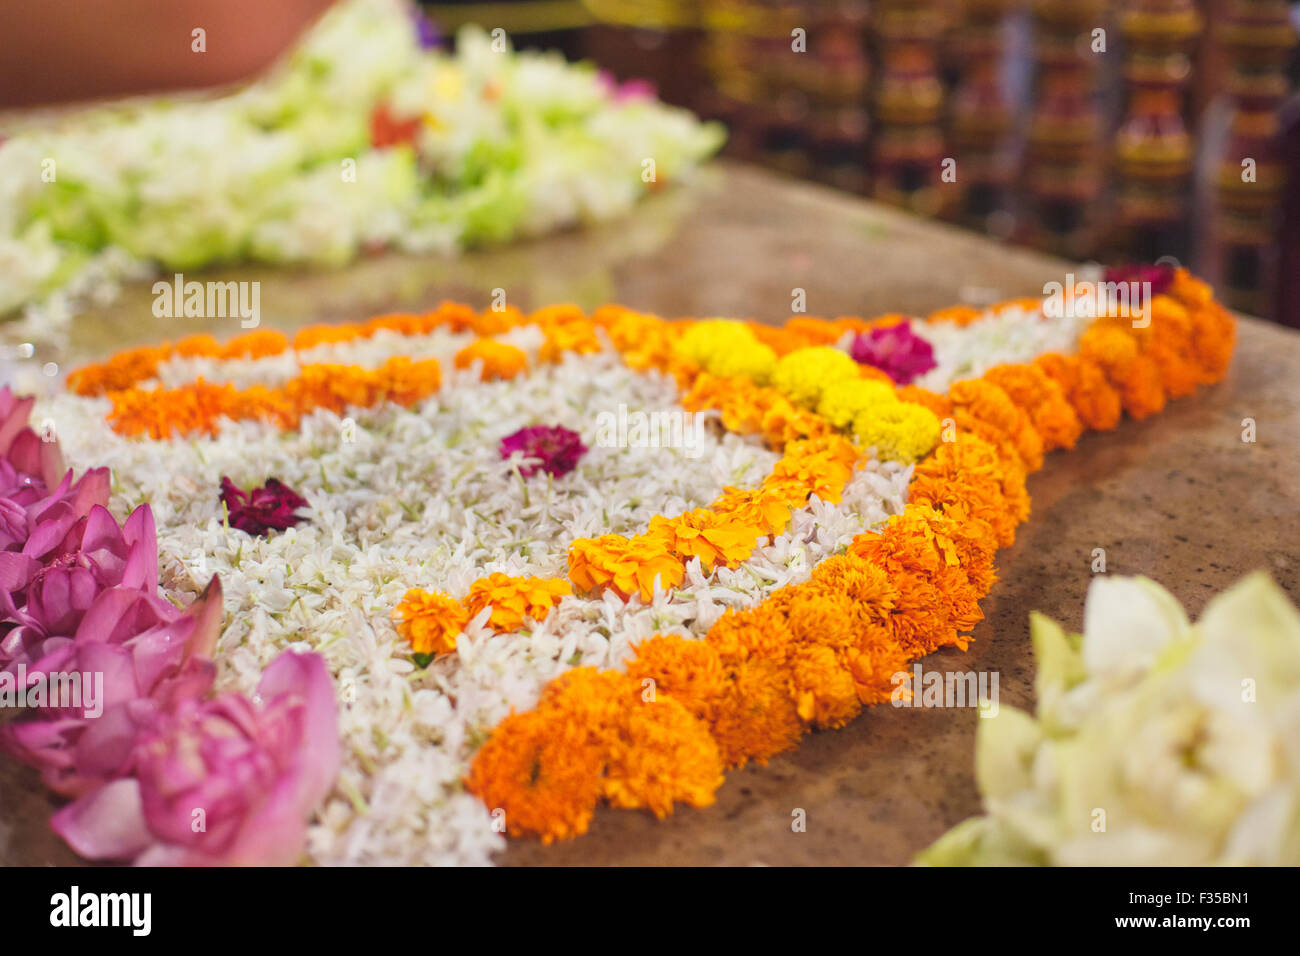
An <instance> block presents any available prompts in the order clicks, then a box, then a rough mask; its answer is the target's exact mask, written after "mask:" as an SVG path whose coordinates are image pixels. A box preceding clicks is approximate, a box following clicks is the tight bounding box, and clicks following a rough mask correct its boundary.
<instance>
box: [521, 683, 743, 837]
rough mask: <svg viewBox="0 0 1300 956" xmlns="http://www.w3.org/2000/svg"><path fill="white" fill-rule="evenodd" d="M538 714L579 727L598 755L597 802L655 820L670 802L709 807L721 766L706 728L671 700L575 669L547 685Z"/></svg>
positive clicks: (669, 808)
mask: <svg viewBox="0 0 1300 956" xmlns="http://www.w3.org/2000/svg"><path fill="white" fill-rule="evenodd" d="M537 709H538V712H539V713H542V714H544V715H546V716H547V717H548V718H549V719H550V721H551V723H552V724H553V725H556V726H559V725H567V726H574V727H582V728H584V729H585V730H586V732H587V735H588V740H589V741H590V742H591V743H592V744H593V745H594V746H595V747H597V748H598V752H599V754H600V757H601V761H600V763H601V765H602V768H603V772H602V779H601V795H602V796H604V797H605V799H607V800H608V801H609V802H610V803H611V804H612V805H614V806H618V807H626V808H645V809H648V810H650V811H652V812H653V813H654V814H655V815H656V816H659V817H662V816H665V815H666V814H668V813H670V812H672V807H673V803H674V802H675V801H682V802H684V803H688V804H690V805H692V806H697V807H698V806H706V805H708V804H709V803H712V802H713V794H714V792H715V791H716V790H717V789H718V787H719V786H721V784H722V761H721V758H720V757H719V754H718V747H717V744H716V743H714V741H713V738H712V737H711V736H710V735H709V731H708V728H707V727H706V725H705V724H704V723H703V722H701V721H700V720H698V719H697V718H696V717H694V716H693V715H692V714H691V713H690V711H689V710H688V709H687V708H686V707H685V706H684V705H683V704H682V703H680V702H679V701H677V700H675V699H674V698H673V697H672V696H670V695H668V694H665V693H660V692H659V689H658V688H643V687H642V685H641V684H640V683H639V682H638V681H637V680H635V679H634V678H632V677H630V676H628V675H627V674H621V673H619V672H617V671H598V670H596V669H595V668H591V667H580V668H575V669H574V670H571V671H568V672H567V673H565V674H562V675H561V676H560V677H559V678H557V679H556V680H554V681H552V682H551V683H550V684H549V685H548V686H547V688H546V690H545V691H544V692H543V694H542V699H541V701H540V702H539V703H538V708H537Z"/></svg>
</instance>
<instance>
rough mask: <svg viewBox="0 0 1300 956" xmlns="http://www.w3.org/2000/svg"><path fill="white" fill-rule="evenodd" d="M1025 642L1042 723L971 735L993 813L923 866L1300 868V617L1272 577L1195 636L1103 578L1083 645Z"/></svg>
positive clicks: (1009, 724) (1051, 637)
mask: <svg viewBox="0 0 1300 956" xmlns="http://www.w3.org/2000/svg"><path fill="white" fill-rule="evenodd" d="M1032 632H1033V642H1034V655H1035V657H1036V658H1037V660H1038V675H1037V679H1036V681H1035V691H1036V696H1037V698H1038V713H1037V717H1032V716H1030V715H1029V714H1026V713H1025V712H1024V711H1021V710H1016V709H1015V708H1011V707H1001V708H999V711H998V713H997V715H996V716H995V717H993V718H992V719H990V720H981V721H980V722H979V735H978V739H977V744H976V760H975V766H976V773H977V776H978V782H979V788H980V792H981V794H983V796H984V802H985V806H986V808H987V811H988V812H987V815H985V816H982V817H977V818H975V819H972V820H968V821H966V822H965V823H963V824H960V825H959V826H957V827H956V828H955V829H953V830H951V831H950V832H949V833H948V834H947V835H945V836H944V837H942V838H941V839H940V840H939V841H938V842H937V843H935V844H934V845H933V846H932V847H930V848H929V849H928V850H926V851H925V852H924V853H923V854H922V855H921V857H920V860H921V862H923V863H929V864H932V865H935V866H957V865H960V866H972V865H987V866H997V865H1001V866H1026V865H1028V866H1035V865H1038V866H1041V865H1066V866H1101V865H1111V866H1114V865H1117V864H1118V865H1126V866H1156V865H1160V866H1170V865H1173V866H1295V865H1297V864H1300V742H1297V740H1296V735H1295V728H1296V727H1297V726H1298V725H1300V613H1297V611H1296V609H1295V607H1294V606H1293V605H1292V604H1291V602H1290V601H1289V600H1288V599H1287V596H1286V593H1285V592H1283V591H1282V589H1281V588H1279V587H1278V586H1277V585H1276V584H1274V583H1273V581H1272V580H1271V579H1270V578H1269V577H1268V575H1267V574H1265V573H1264V572H1257V573H1255V574H1254V575H1252V576H1250V577H1248V578H1246V579H1244V580H1243V581H1241V582H1240V583H1239V584H1237V585H1236V586H1235V587H1233V588H1231V589H1230V590H1228V591H1227V592H1225V593H1224V594H1221V595H1219V596H1218V597H1216V598H1215V599H1214V600H1213V601H1211V602H1210V604H1209V605H1208V606H1207V607H1206V609H1205V613H1204V614H1203V615H1202V616H1201V619H1200V620H1199V621H1197V622H1196V623H1195V624H1194V625H1193V624H1191V623H1190V622H1189V621H1188V618H1187V615H1186V614H1185V613H1184V612H1183V609H1182V608H1181V607H1180V606H1179V604H1178V602H1177V600H1176V599H1175V598H1174V597H1173V596H1172V595H1171V594H1169V592H1167V591H1165V590H1164V589H1163V588H1162V587H1160V586H1159V585H1158V584H1155V583H1154V582H1152V581H1149V580H1147V579H1146V578H1122V577H1117V578H1106V577H1098V578H1097V579H1095V580H1094V581H1093V583H1092V585H1091V587H1090V588H1089V591H1088V600H1087V605H1086V608H1085V611H1084V619H1083V633H1082V634H1067V633H1066V632H1065V631H1064V630H1063V629H1062V628H1061V627H1060V625H1058V624H1056V623H1055V622H1053V621H1051V620H1049V619H1048V618H1046V617H1043V616H1042V615H1035V616H1034V618H1033V624H1032Z"/></svg>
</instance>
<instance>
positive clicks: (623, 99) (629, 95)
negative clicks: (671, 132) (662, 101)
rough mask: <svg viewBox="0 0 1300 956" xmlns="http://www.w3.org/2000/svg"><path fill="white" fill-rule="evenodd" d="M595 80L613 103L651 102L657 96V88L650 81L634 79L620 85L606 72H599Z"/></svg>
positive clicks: (614, 77) (615, 78) (616, 79)
mask: <svg viewBox="0 0 1300 956" xmlns="http://www.w3.org/2000/svg"><path fill="white" fill-rule="evenodd" d="M596 78H597V80H599V82H600V85H601V86H602V87H603V88H604V90H605V95H606V96H607V97H609V99H611V100H613V101H614V102H615V103H619V104H623V103H631V102H636V101H643V102H644V101H647V100H653V99H655V98H656V97H658V95H659V90H658V88H657V87H656V86H655V85H654V83H652V82H651V81H650V80H646V79H635V78H634V79H631V80H626V81H625V82H623V83H620V82H619V81H618V78H617V77H616V76H614V74H613V73H610V72H609V71H608V70H600V71H599V72H598V73H597V74H596Z"/></svg>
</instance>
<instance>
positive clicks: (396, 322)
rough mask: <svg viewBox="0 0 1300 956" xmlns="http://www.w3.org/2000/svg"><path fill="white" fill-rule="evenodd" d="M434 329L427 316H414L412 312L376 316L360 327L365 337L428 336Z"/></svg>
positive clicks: (431, 321)
mask: <svg viewBox="0 0 1300 956" xmlns="http://www.w3.org/2000/svg"><path fill="white" fill-rule="evenodd" d="M435 327H436V325H435V322H434V320H433V319H432V318H431V317H430V316H428V315H416V314H414V313H412V312H394V313H392V314H391V315H377V316H375V317H374V318H373V319H369V320H367V322H366V323H365V325H363V326H362V328H363V329H364V332H365V334H366V335H367V336H374V335H375V334H377V333H379V332H395V333H396V334H398V335H428V334H429V333H430V332H432V331H433V330H434V328H435Z"/></svg>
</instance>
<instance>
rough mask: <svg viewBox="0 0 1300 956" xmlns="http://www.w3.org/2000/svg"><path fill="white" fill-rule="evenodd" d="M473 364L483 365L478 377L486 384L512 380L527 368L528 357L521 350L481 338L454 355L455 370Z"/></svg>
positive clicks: (494, 340)
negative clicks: (497, 380) (499, 379)
mask: <svg viewBox="0 0 1300 956" xmlns="http://www.w3.org/2000/svg"><path fill="white" fill-rule="evenodd" d="M475 362H482V363H483V370H482V372H481V373H480V376H481V377H482V379H483V381H485V382H486V381H489V380H491V379H498V378H514V377H515V376H516V375H518V374H519V373H520V372H522V371H523V370H524V369H526V368H527V367H528V356H527V354H525V352H524V350H523V349H520V348H516V347H515V346H513V345H507V344H506V343H505V342H498V341H497V340H496V339H490V338H483V339H478V340H477V341H475V342H472V343H470V344H469V345H467V346H465V347H464V348H463V349H461V350H460V351H459V352H457V353H456V367H457V368H469V367H470V366H472V365H473V364H474V363H475Z"/></svg>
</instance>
